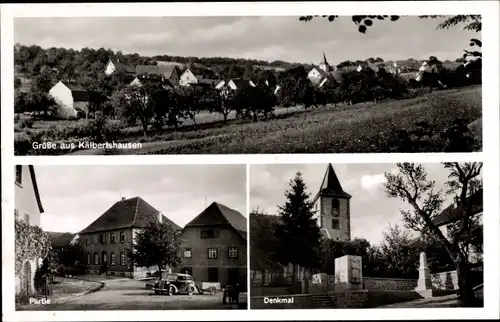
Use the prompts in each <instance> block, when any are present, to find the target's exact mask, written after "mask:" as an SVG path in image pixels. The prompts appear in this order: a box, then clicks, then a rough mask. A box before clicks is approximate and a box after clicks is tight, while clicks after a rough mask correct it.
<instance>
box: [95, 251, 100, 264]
mask: <svg viewBox="0 0 500 322" xmlns="http://www.w3.org/2000/svg"><path fill="white" fill-rule="evenodd" d="M94 265H99V254H98V253H94Z"/></svg>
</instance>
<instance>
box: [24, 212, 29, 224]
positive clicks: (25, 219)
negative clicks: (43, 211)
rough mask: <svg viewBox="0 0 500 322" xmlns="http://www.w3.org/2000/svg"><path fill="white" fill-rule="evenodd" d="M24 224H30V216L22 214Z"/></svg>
mask: <svg viewBox="0 0 500 322" xmlns="http://www.w3.org/2000/svg"><path fill="white" fill-rule="evenodd" d="M24 222H25V223H26V224H28V225H29V224H30V215H28V214H24Z"/></svg>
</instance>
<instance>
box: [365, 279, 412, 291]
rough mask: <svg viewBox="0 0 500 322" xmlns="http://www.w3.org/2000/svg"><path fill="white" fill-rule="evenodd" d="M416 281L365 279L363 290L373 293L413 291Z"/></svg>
mask: <svg viewBox="0 0 500 322" xmlns="http://www.w3.org/2000/svg"><path fill="white" fill-rule="evenodd" d="M417 282H418V280H416V279H399V278H376V277H363V288H364V289H367V290H372V291H413V290H414V289H415V288H416V287H417Z"/></svg>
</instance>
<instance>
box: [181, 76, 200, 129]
mask: <svg viewBox="0 0 500 322" xmlns="http://www.w3.org/2000/svg"><path fill="white" fill-rule="evenodd" d="M204 94H205V93H204V91H203V89H202V88H199V87H193V86H189V87H183V88H181V89H179V90H177V92H176V104H177V106H178V108H179V110H180V111H182V112H183V113H184V114H185V115H187V116H188V117H189V118H190V119H191V120H192V121H193V125H194V128H195V129H196V126H197V124H196V116H197V115H198V114H199V113H200V112H201V111H202V108H203V102H204Z"/></svg>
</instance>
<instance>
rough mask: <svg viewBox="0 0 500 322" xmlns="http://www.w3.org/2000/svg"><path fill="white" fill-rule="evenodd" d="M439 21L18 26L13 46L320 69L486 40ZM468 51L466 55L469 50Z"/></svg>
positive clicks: (458, 48)
mask: <svg viewBox="0 0 500 322" xmlns="http://www.w3.org/2000/svg"><path fill="white" fill-rule="evenodd" d="M438 23H439V20H421V19H418V18H416V17H408V16H407V17H403V18H402V19H400V21H398V22H389V21H377V22H376V23H375V24H374V25H373V26H372V27H371V28H370V29H369V30H368V31H367V33H366V34H361V33H359V32H358V31H357V28H356V26H355V25H354V24H353V23H352V21H351V19H350V17H339V19H337V20H336V21H335V22H333V23H330V22H328V21H327V20H325V19H314V20H312V21H311V22H308V23H303V22H300V21H299V20H298V18H297V17H293V16H288V17H287V16H274V17H273V16H261V17H245V16H243V17H120V18H118V17H113V18H106V17H94V18H84V17H82V18H16V19H15V21H14V33H15V41H16V42H20V43H22V44H27V45H31V44H37V45H40V46H42V47H52V46H55V47H72V48H74V49H81V48H84V47H90V48H100V47H104V48H111V49H113V50H115V51H118V50H121V51H123V52H124V53H134V52H136V53H139V54H142V55H181V56H198V57H234V58H240V57H241V58H253V59H263V60H268V61H273V60H286V61H291V62H304V63H318V62H319V60H320V59H321V58H322V53H323V52H325V53H326V55H327V57H328V59H329V61H330V62H331V63H334V64H338V63H339V62H341V61H344V60H347V59H349V60H356V59H366V58H368V57H377V56H378V57H382V58H383V59H386V60H390V59H406V58H409V57H413V58H416V59H418V58H428V57H429V56H430V55H437V56H438V58H440V59H443V60H444V59H455V58H457V57H459V56H460V55H461V52H462V49H464V48H465V47H466V46H467V44H468V41H469V39H470V38H472V37H475V38H478V37H479V38H480V34H478V33H474V32H471V31H464V30H462V28H460V27H456V28H450V29H448V30H436V25H437V24H438ZM464 46H465V47H464Z"/></svg>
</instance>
